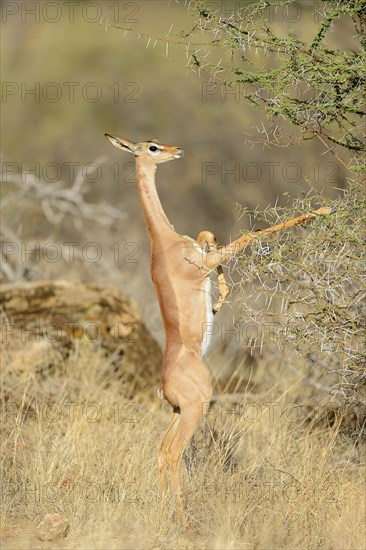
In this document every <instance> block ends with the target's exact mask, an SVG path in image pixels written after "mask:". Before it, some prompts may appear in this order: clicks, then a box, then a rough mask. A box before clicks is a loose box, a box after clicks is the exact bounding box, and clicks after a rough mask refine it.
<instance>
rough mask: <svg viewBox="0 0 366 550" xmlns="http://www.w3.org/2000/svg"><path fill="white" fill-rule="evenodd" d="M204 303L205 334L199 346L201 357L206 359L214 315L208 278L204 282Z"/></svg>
mask: <svg viewBox="0 0 366 550" xmlns="http://www.w3.org/2000/svg"><path fill="white" fill-rule="evenodd" d="M204 292H205V301H206V321H205V325H204V328H205V332H204V335H203V339H202V344H201V356H202V357H206V355H207V351H208V348H209V346H210V343H211V340H212V334H213V330H212V325H213V322H214V314H213V311H212V296H211V279H210V277H209V276H208V277H206V280H205V289H204Z"/></svg>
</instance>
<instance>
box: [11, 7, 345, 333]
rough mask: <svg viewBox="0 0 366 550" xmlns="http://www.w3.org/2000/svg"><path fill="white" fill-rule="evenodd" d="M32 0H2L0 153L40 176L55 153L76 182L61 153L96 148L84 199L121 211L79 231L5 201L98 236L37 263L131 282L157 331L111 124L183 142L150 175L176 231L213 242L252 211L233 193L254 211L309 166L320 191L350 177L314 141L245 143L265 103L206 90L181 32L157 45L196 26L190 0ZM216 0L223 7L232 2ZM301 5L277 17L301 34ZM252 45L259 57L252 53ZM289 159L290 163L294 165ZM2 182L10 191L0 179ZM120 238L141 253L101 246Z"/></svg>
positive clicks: (293, 187) (35, 234)
mask: <svg viewBox="0 0 366 550" xmlns="http://www.w3.org/2000/svg"><path fill="white" fill-rule="evenodd" d="M7 4H8V6H7ZM31 4H32V3H26V8H25V3H24V2H11V3H6V2H5V3H4V4H3V22H4V24H3V30H2V46H3V47H2V56H1V65H2V78H3V81H4V83H10V84H9V87H6V86H5V85H3V86H5V87H3V97H2V102H3V105H2V107H3V108H2V111H3V114H2V119H3V123H2V148H1V151H2V157H3V161H6V162H14V163H16V166H17V167H19V170H21V168H22V167H23V168H25V169H26V170H27V169H29V170H32V169H34V167H35V163H39V166H40V171H41V172H42V171H43V169H44V170H45V171H46V178H45V179H46V181H47V178H48V179H49V180H50V179H52V178H54V177H55V174H56V172H55V170H56V169H53V168H52V166H51V167H50V168H47V166H48V163H57V167H58V168H57V170H59V169H61V170H62V178H63V179H64V180H65V181H66V182H67V183H69V185H71V182H70V180H71V179H72V177H71V175H72V174H71V172H72V169H71V167H70V164H66V163H75V166H76V168H82V167H83V166H84V165H85V164H88V163H90V162H95V161H98V159H100V158H101V157H104V163H103V164H101V168H100V172H98V175H97V177H94V179H96V181H94V182H93V181H91V180H92V177H90V181H89V194H88V198H89V199H91V200H93V201H95V202H98V201H102V202H105V201H110V202H112V203H113V204H114V205H115V206H117V207H118V208H120V209H121V211H123V212H125V213H126V214H127V217H126V219H124V220H121V221H119V222H118V223H115V224H113V225H112V226H111V227H110V228H109V229H107V228H105V229H103V230H102V231H101V230H100V229H99V228H98V227H97V226H96V224H95V223H90V222H89V223H88V222H84V226H83V230H82V231H76V230H75V228H74V227H73V226H72V225H71V224H68V223H67V220H65V221H64V223H62V224H59V225H58V226H54V227H52V231H50V228H48V227H47V224H46V220H45V218H44V216H43V215H42V213H40V212H36V211H33V212H29V209H28V207H27V205H25V206H22V205H21V204H18V205H17V207H16V208H12V209H8V211H7V212H6V213H5V214H4V217H7V216H9V218H11V225H12V228H13V229H14V230H15V231H17V232H18V233H19V234H20V236H21V237H22V238H23V239H27V240H30V239H46V238H49V237H50V235H52V238H53V239H56V240H59V241H61V242H65V241H68V240H73V239H74V240H76V241H78V242H81V241H85V242H90V241H97V242H98V243H100V244H101V246H102V247H103V250H104V251H105V254H104V256H103V260H105V261H102V262H97V264H96V265H93V264H91V263H89V264H88V265H87V266H86V268H85V269H83V266H80V265H78V266H77V268H76V269H74V268H75V267H76V266H73V265H67V266H66V268H65V265H64V264H62V262H60V263H56V264H51V263H48V264H46V265H44V266H43V269H45V270H48V273H44V274H45V275H47V276H52V277H59V276H70V277H71V276H72V273H74V272H75V271H76V273H75V274H74V276H75V277H81V278H82V279H87V280H90V279H92V280H93V281H98V282H101V281H103V282H105V283H111V284H116V285H118V286H120V287H122V288H123V289H124V290H126V291H127V292H128V293H132V294H133V296H134V297H135V298H136V299H137V300H138V302H139V303H140V306H141V307H142V309H143V310H144V311H143V313H144V314H145V313H146V316H147V317H148V318H147V319H146V321H147V322H148V323H149V318H150V325H152V324H154V323H151V317H153V318H154V319H155V321H156V322H157V326H158V327H160V328H158V329H157V330H159V331H160V330H161V325H159V320H158V319H156V315H155V314H153V311H156V304H155V298H154V297H153V288H152V284H151V282H150V278H149V269H148V261H149V249H148V242H147V237H146V235H145V228H144V221H143V216H142V213H141V209H140V205H139V202H138V197H137V192H136V188H135V185H134V184H133V178H131V171H132V165H131V164H130V162H131V161H130V159H129V158H125V156H122V155H120V154H119V153H118V152H117V151H114V150H113V149H111V147H110V145H109V144H108V143H107V142H106V141H105V138H104V133H105V132H110V133H112V134H113V133H116V134H120V135H123V136H126V137H128V138H130V139H133V140H144V139H149V138H151V137H153V136H158V137H159V138H160V139H161V140H162V141H163V142H167V143H172V144H177V145H179V146H181V147H182V148H183V149H184V150H185V157H184V159H183V160H181V161H179V163H178V162H177V163H171V164H168V165H166V166H164V167H162V168H161V169H159V172H158V184H159V193H160V196H161V200H162V203H163V205H164V208H165V209H166V212H167V214H168V217H169V218H170V219H171V221H172V223H173V224H174V225H175V228H176V230H177V231H178V232H180V233H183V234H189V235H191V236H193V237H194V236H196V235H197V234H198V233H199V231H201V230H203V229H210V230H212V231H214V232H215V234H216V235H217V238H218V240H219V241H220V242H227V241H228V240H229V239H230V238H233V237H235V236H236V235H237V234H238V232H239V231H240V230H242V229H248V228H249V226H250V219H249V217H244V218H243V219H242V220H241V221H240V222H239V223H238V219H237V215H236V203H239V204H241V205H245V206H246V207H248V209H250V210H252V209H255V208H257V207H259V208H265V207H267V206H268V205H273V204H274V203H276V202H277V203H278V204H280V205H281V204H282V205H283V204H287V202H286V200H287V199H286V197H284V193H285V192H290V193H291V195H295V196H297V195H299V194H301V193H306V192H307V191H308V185H307V183H306V178H309V179H310V181H312V182H313V183H314V185H315V186H316V187H317V188H318V189H319V190H321V191H323V193H324V195H325V196H326V197H328V198H335V197H336V196H337V195H338V193H339V189H343V188H344V187H345V177H346V174H345V169H344V167H343V166H342V164H341V163H339V162H337V161H336V159H334V157H333V156H331V155H330V154H329V153H326V150H325V148H324V147H322V145H321V144H320V143H319V142H315V141H311V142H304V143H302V145H301V148H300V147H293V148H291V149H286V148H284V149H281V148H279V149H270V148H264V147H262V146H258V147H254V148H252V147H251V145H250V144H248V143H245V141H246V137H247V134H248V133H251V132H252V130H253V128H254V127H255V126H258V125H260V124H261V123H262V122H264V121H265V116H264V114H263V113H262V112H261V111H260V110H259V109H257V108H255V107H254V106H252V105H251V104H250V103H249V102H247V101H246V100H245V99H244V98H243V97H239V100H238V98H237V97H235V96H234V95H232V94H227V96H226V97H224V101H222V97H221V93H220V92H219V91H217V92H216V93H214V94H211V95H210V96H208V97H207V98H206V101H205V100H204V98H203V87H204V86H206V85H207V82H208V80H209V77H208V74H206V73H205V71H202V72H201V74H200V76H199V75H198V74H194V73H193V72H192V71H190V70H188V69H187V68H186V52H185V48H183V47H182V46H181V45H179V44H174V43H170V44H169V48H168V47H167V46H166V44H165V43H164V42H163V41H159V42H158V43H156V44H155V38H164V34H165V33H168V32H169V31H171V32H172V33H174V32H178V31H180V30H182V29H187V30H188V29H190V28H191V27H192V23H193V22H194V20H195V17H196V13H195V12H194V9H190V10H189V9H188V5H187V4H186V3H185V2H173V1H172V2H166V1H150V2H108V1H103V2H93V3H92V2H78V3H75V5H73V3H71V6H72V9H71V7H70V5H67V4H66V5H64V4H62V3H61V2H60V4H59V5H60V9H59V10H56V9H55V7H52V5H49V4H48V3H47V2H40V3H38V6H39V7H38V10H37V9H36V10H35V14H32V11H31V7H32V6H31ZM211 4H214V3H211ZM218 4H220V5H219V6H218V7H219V8H220V7H221V8H222V6H224V9H226V10H228V11H230V10H231V9H234V8H235V7H237V4H238V3H235V2H225V3H224V4H222V3H218ZM221 4H222V5H221ZM297 4H298V6H299V7H300V10H301V14H300V15H301V17H298V18H297V20H296V21H295V22H294V21H292V20H293V19H294V17H293V16H291V17H290V16H286V11H283V13H282V12H280V14H279V16H278V17H277V19H278V22H277V23H276V25H277V28H278V30H279V31H280V32H283V33H285V32H286V31H287V30H288V29H289V28H292V29H293V31H294V32H295V33H296V34H297V35H298V36H300V37H304V38H307V37H309V36H310V35H312V33H314V29H315V28H316V25H317V23H316V21H314V13H313V11H314V10H313V6H312V2H299V3H297ZM14 6H15V7H14ZM13 10H14V11H15V12H16V13H14V14H13V13H12V11H13ZM26 10H29V12H28V11H26ZM114 25H116V26H121V27H124V28H131V29H132V30H131V31H128V32H125V31H123V30H121V29H117V28H114ZM172 26H173V27H172ZM149 37H151V38H149ZM331 38H332V37H331ZM335 41H336V43H337V46H338V47H340V46H343V47H344V48H347V47H349V45H351V44H352V37H351V34H349V33H348V32H338V33H337V36H336V38H335ZM173 42H174V41H173ZM154 44H155V47H154ZM249 55H250V56H253V58H255V56H256V52H255V51H251V52H250V54H249ZM51 83H56V86H52V84H51ZM31 90H36V93H35V94H32V93H31ZM27 91H29V93H27ZM58 96H59V97H58ZM73 96H74V97H73ZM289 162H293V163H297V166H296V167H295V168H294V167H291V166H290V167H288V164H287V163H289ZM116 163H118V167H117V164H116ZM204 163H217V169H216V167H212V166H211V165H210V167H209V170H211V172H215V173H213V174H210V173H208V175H207V177H203V171H204V170H207V168H205V167H207V164H204ZM235 163H239V171H240V175H239V178H238V177H237V176H236V175H235V174H232V173H230V172H229V171H230V170H237V169H238V165H237V166H236V167H235ZM248 163H256V164H255V165H250V166H248ZM271 163H276V164H271ZM11 170H13V168H11ZM225 170H227V172H225ZM284 174H285V177H284ZM41 175H42V174H41ZM245 176H247V177H245ZM3 190H4V191H6V190H7V187H6V185H4V184H3ZM116 240H119V241H120V242H122V243H127V242H131V241H132V242H135V243H137V245H138V248H139V251H138V260H139V263H137V264H136V263H128V262H125V263H123V262H120V263H119V264H118V265H115V264H114V262H113V253H112V252H111V251H108V245H113V243H114V242H115V241H116ZM113 264H114V265H113ZM106 266H108V267H106ZM84 267H85V266H84ZM70 268H71V269H70ZM112 268H113V269H112ZM115 268H117V269H115ZM136 281H138V284H136ZM152 302H153V303H152ZM146 310H147V311H146Z"/></svg>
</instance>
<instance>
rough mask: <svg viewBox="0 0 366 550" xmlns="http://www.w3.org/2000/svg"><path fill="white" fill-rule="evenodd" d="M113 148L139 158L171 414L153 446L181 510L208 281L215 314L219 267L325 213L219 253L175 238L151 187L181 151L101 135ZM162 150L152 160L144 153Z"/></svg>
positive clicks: (204, 240) (201, 370)
mask: <svg viewBox="0 0 366 550" xmlns="http://www.w3.org/2000/svg"><path fill="white" fill-rule="evenodd" d="M106 137H107V139H109V141H111V143H112V144H113V145H114V146H115V147H117V148H119V149H122V150H124V151H128V152H131V153H133V154H134V155H135V157H136V172H137V180H138V190H139V195H140V199H141V204H142V208H143V211H144V216H145V222H146V227H147V232H148V236H149V239H150V245H151V277H152V280H153V283H154V286H155V290H156V294H157V297H158V300H159V305H160V310H161V315H162V318H163V323H164V330H165V335H166V350H165V354H164V360H163V369H162V377H161V389H160V393H161V395H162V396H163V397H164V398H165V399H166V400H167V401H168V403H170V405H171V406H172V407H173V410H174V415H173V419H172V422H171V424H170V426H169V428H168V430H167V431H166V433H165V435H164V437H163V439H162V440H161V442H160V443H159V445H158V449H157V450H158V458H159V472H160V483H161V488H162V490H163V491H164V492H165V491H166V489H167V486H168V483H167V482H168V481H170V484H171V487H172V489H173V491H174V493H175V494H176V496H177V498H178V503H179V506H180V509H181V510H183V504H182V500H181V497H180V484H179V469H180V463H181V459H182V453H183V451H184V449H185V447H186V446H187V444H188V442H189V441H190V439H191V438H192V436H193V434H194V432H195V431H196V429H197V426H198V424H199V423H200V421H201V419H202V417H203V415H204V413H205V410H206V408H207V406H208V404H209V402H210V399H211V393H212V389H211V381H210V376H209V373H208V371H207V368H206V366H205V364H204V362H203V360H202V358H201V353H200V351H201V344H202V339H203V336H204V327H205V323H206V321H207V311H208V310H207V293H206V288H207V285H206V279H207V277H209V275H210V272H212V271H213V270H215V269H217V270H218V275H219V289H220V298H219V300H218V302H217V303H216V304H215V305H214V307H213V309H214V310H216V311H218V310H219V309H220V308H221V306H222V304H223V303H224V302H225V300H226V297H227V295H228V293H229V290H228V286H227V283H226V281H225V277H224V274H223V271H222V268H221V264H222V263H225V262H227V261H228V260H230V258H232V257H233V256H234V255H235V254H237V253H238V252H240V251H241V250H243V248H244V247H245V246H247V245H248V244H250V243H251V242H252V241H253V240H255V239H256V238H257V237H258V236H259V235H269V234H271V233H274V232H276V231H280V230H282V229H286V228H289V227H293V226H294V225H297V224H299V223H303V222H307V221H310V220H312V219H314V218H315V217H316V216H317V215H319V214H326V213H329V209H328V208H321V209H319V210H317V211H316V212H314V213H307V214H304V215H302V216H299V217H298V218H294V219H292V220H289V221H286V222H284V223H281V224H278V225H276V226H274V227H271V228H268V229H265V230H263V231H258V232H256V233H248V234H246V235H244V236H242V237H240V238H239V239H237V240H236V241H234V242H233V243H231V244H230V245H227V246H224V247H221V248H217V245H216V238H215V236H214V235H213V233H211V232H209V231H203V232H201V233H200V234H199V236H198V238H197V241H194V240H193V239H190V238H189V237H184V236H181V235H178V234H177V233H176V232H175V230H174V228H173V226H172V225H171V223H170V222H169V220H168V218H167V217H166V215H165V213H164V211H163V208H162V206H161V203H160V200H159V197H158V194H157V191H156V187H155V171H156V166H157V164H160V163H162V162H167V161H169V160H172V159H174V158H179V157H180V156H183V152H182V151H181V149H180V148H179V147H174V146H171V145H166V144H161V143H159V141H158V140H157V138H154V140H151V141H146V142H142V143H134V142H132V141H130V140H127V139H124V138H120V137H115V136H110V135H108V134H106ZM151 146H153V147H155V146H156V147H159V148H160V149H159V150H158V152H155V154H152V152H151V151H150V150H149V148H150V147H151Z"/></svg>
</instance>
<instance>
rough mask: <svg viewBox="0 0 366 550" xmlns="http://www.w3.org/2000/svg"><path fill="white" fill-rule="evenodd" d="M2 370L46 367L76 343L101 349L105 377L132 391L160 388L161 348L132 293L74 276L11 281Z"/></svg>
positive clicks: (4, 309) (4, 304) (3, 298)
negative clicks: (68, 279)
mask: <svg viewBox="0 0 366 550" xmlns="http://www.w3.org/2000/svg"><path fill="white" fill-rule="evenodd" d="M0 311H1V341H2V344H3V346H2V347H3V349H4V352H3V353H4V356H3V361H2V364H3V370H4V371H5V372H9V370H10V371H11V370H13V371H14V370H15V371H23V372H27V373H32V372H36V371H38V372H39V370H40V369H41V370H46V371H47V369H48V368H50V366H51V363H52V362H54V357H55V353H56V354H58V357H59V359H60V357H61V363H62V360H65V359H66V358H67V356H68V355H69V354H70V353H72V351H73V350H75V348H76V347H77V346H81V345H84V346H86V347H87V348H89V349H94V348H95V350H98V351H100V350H101V351H102V352H103V353H104V355H105V361H104V364H105V367H103V371H102V372H101V377H102V379H103V377H104V381H105V383H110V381H111V380H114V381H116V380H118V381H119V382H120V383H122V384H123V385H124V386H125V385H127V386H128V388H129V390H128V393H130V395H131V397H132V395H133V396H134V398H136V396H138V395H140V394H141V393H146V392H148V393H150V392H151V391H154V390H155V389H156V386H157V384H158V380H159V374H160V367H161V361H162V354H161V350H160V348H159V346H158V344H157V342H156V341H155V340H154V338H153V337H152V336H151V335H150V333H149V332H148V330H147V329H146V327H145V325H144V323H143V322H142V321H141V318H140V316H139V314H138V311H137V309H136V307H135V306H134V304H133V303H132V302H131V301H130V299H129V298H128V297H127V296H126V295H124V294H123V293H122V292H121V291H119V290H117V289H115V288H105V287H99V286H94V285H86V284H83V283H80V282H72V281H62V280H59V281H37V282H27V283H15V284H13V283H11V284H6V285H3V286H2V289H1V292H0Z"/></svg>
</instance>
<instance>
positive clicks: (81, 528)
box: [2, 345, 365, 550]
mask: <svg viewBox="0 0 366 550" xmlns="http://www.w3.org/2000/svg"><path fill="white" fill-rule="evenodd" d="M101 361H103V357H102V355H101V354H100V353H98V350H96V349H90V346H89V347H88V346H86V345H85V346H81V347H79V348H78V349H77V351H76V352H75V353H74V355H72V356H71V357H69V358H68V359H67V361H66V362H65V361H63V362H59V363H57V361H56V362H55V367H54V369H53V372H52V374H51V373H50V372H49V371H44V370H42V368H41V367H39V368H38V369H36V370H33V372H28V373H26V372H22V371H19V372H15V371H14V370H12V371H11V370H6V368H5V369H4V375H3V382H7V383H6V384H3V387H5V386H6V387H7V388H9V387H11V391H9V389H8V390H7V391H6V392H3V396H2V397H3V407H4V410H3V413H4V416H3V418H4V422H3V432H4V434H3V439H2V441H3V443H2V456H3V464H2V477H3V482H4V486H3V500H2V506H3V508H2V527H3V540H4V541H5V543H6V547H7V548H11V549H14V548H17V549H19V548H56V547H57V548H83V549H85V548H111V549H113V548H116V549H117V548H118V549H119V548H144V549H145V548H195V549H196V548H210V549H211V548H212V549H222V548H225V549H234V548H235V549H236V548H258V549H262V548H263V549H264V548H271V549H272V548H301V549H303V548H327V549H328V548H329V549H340V548H342V549H352V550H354V549H362V548H365V522H364V516H365V507H364V488H365V478H364V475H363V474H364V472H363V471H362V467H363V466H364V464H365V462H364V458H362V455H361V450H362V446H361V442H360V441H359V440H358V441H357V445H356V444H355V441H354V440H352V438H351V437H349V436H348V435H347V433H346V432H344V431H341V430H340V421H338V420H337V419H336V420H335V422H334V423H333V425H332V426H328V427H325V426H324V425H317V426H312V425H311V423H309V422H308V420H306V415H304V414H303V412H302V410H301V411H300V412H301V414H298V410H295V409H294V405H293V404H294V403H295V402H301V397H302V399H304V396H305V394H304V388H303V387H302V386H300V385H299V384H294V383H293V380H290V375H289V373H288V372H286V371H284V370H283V369H282V371H281V370H280V372H277V377H281V380H282V385H281V389H279V387H278V385H277V387H276V386H275V385H272V389H271V388H270V389H268V390H267V391H266V392H265V393H264V394H261V396H260V397H258V398H257V399H253V396H250V395H247V396H246V397H244V399H243V401H242V404H241V406H239V405H236V407H235V406H234V404H232V403H228V402H224V401H223V402H220V401H219V402H217V403H216V404H215V405H214V406H213V407H212V409H211V411H210V414H209V416H208V418H207V421H205V422H203V423H202V426H201V428H200V430H199V432H198V433H197V435H196V436H195V438H194V441H193V442H192V444H191V446H190V449H189V451H188V452H187V453H186V455H185V460H184V464H183V468H182V470H183V472H182V473H183V477H184V496H185V500H186V507H187V512H186V522H185V524H182V522H181V521H180V520H179V519H178V518H177V517H176V515H175V511H174V507H173V503H172V501H171V500H170V499H169V500H168V504H169V506H168V511H166V512H164V511H162V509H161V498H160V495H159V488H158V477H157V467H156V466H157V465H156V455H155V446H156V443H157V442H158V440H159V438H160V437H161V435H162V433H163V431H164V428H165V426H166V424H167V423H168V421H169V416H170V410H169V407H168V406H166V405H165V404H164V403H162V402H160V401H159V400H158V398H156V400H154V401H151V402H145V403H132V402H130V401H128V400H127V399H126V398H124V396H123V395H122V394H121V392H120V387H119V386H113V387H109V388H108V389H106V388H105V385H103V384H102V381H101V379H100V374H99V373H100V370H101V368H100V367H101ZM268 367H269V374H268V376H267V380H268V381H269V380H270V376H271V375H273V372H272V373H271V367H270V366H268ZM273 368H276V369H277V368H278V365H275V366H274V367H272V369H273ZM10 381H11V383H10ZM286 386H287V389H286V390H284V388H285V387H286ZM48 512H60V513H63V514H65V515H66V516H67V517H68V519H69V521H70V530H69V533H68V535H67V538H66V539H64V540H63V541H58V542H54V543H44V542H41V541H39V540H38V539H37V538H36V537H35V535H34V528H35V526H36V525H37V523H38V522H39V521H40V520H41V519H42V518H43V516H44V515H45V514H46V513H48Z"/></svg>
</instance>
